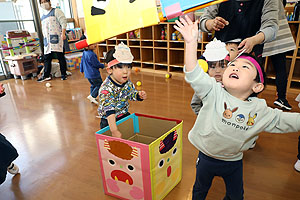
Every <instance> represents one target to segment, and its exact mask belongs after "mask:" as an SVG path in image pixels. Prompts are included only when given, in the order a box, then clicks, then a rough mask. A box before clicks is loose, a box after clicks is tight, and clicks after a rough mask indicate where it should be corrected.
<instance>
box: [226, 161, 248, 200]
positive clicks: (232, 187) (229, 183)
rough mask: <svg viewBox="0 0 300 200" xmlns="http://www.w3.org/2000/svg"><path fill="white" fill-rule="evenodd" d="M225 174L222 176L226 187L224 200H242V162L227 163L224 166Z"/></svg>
mask: <svg viewBox="0 0 300 200" xmlns="http://www.w3.org/2000/svg"><path fill="white" fill-rule="evenodd" d="M223 170H225V171H226V172H225V173H224V174H223V175H222V178H223V179H224V182H225V185H226V196H225V197H224V200H242V199H244V187H243V161H242V160H239V161H232V162H231V161H229V163H228V165H226V166H224V168H223Z"/></svg>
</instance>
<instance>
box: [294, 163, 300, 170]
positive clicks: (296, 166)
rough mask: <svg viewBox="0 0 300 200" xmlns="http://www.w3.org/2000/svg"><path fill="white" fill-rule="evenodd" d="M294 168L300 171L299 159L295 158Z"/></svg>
mask: <svg viewBox="0 0 300 200" xmlns="http://www.w3.org/2000/svg"><path fill="white" fill-rule="evenodd" d="M294 168H295V170H297V171H298V172H300V160H297V162H296V163H295V165H294Z"/></svg>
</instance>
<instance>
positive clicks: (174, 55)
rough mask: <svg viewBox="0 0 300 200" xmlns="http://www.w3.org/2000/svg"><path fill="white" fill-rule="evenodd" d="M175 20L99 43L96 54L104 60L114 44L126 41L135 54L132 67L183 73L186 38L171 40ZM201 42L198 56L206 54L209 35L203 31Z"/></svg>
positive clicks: (181, 74)
mask: <svg viewBox="0 0 300 200" xmlns="http://www.w3.org/2000/svg"><path fill="white" fill-rule="evenodd" d="M174 24H175V23H174V22H164V23H160V24H158V25H155V26H150V27H145V28H141V29H138V30H135V31H133V32H135V34H133V32H128V33H124V34H121V35H118V36H116V37H114V38H110V39H108V40H105V41H103V42H101V43H98V45H97V46H98V48H97V55H98V57H99V59H100V61H101V62H104V57H105V53H107V52H108V51H109V50H110V49H111V48H113V47H114V46H115V45H117V44H119V43H120V42H123V43H125V44H127V45H128V46H129V47H130V49H131V52H132V54H133V56H134V60H133V67H138V68H140V70H141V71H148V72H157V73H163V74H165V73H167V72H170V73H172V75H175V76H176V75H177V76H183V65H184V41H183V40H172V33H174V32H175V31H176V30H175V29H174V27H173V25H174ZM201 38H202V40H201V41H200V42H199V46H198V55H199V56H200V55H201V54H202V53H203V49H204V47H205V45H206V44H207V43H208V41H206V39H208V37H207V34H206V33H203V35H202V36H201Z"/></svg>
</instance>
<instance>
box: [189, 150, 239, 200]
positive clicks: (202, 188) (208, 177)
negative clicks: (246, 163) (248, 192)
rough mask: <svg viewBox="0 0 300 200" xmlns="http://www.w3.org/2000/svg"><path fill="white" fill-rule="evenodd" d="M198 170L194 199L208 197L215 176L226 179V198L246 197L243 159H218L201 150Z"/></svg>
mask: <svg viewBox="0 0 300 200" xmlns="http://www.w3.org/2000/svg"><path fill="white" fill-rule="evenodd" d="M196 170H197V171H196V180H195V184H194V187H193V200H202V199H205V198H206V195H207V193H208V190H209V188H210V186H211V184H212V180H213V178H214V177H215V176H221V177H222V178H223V179H224V182H225V185H226V196H225V197H224V200H242V199H244V188H243V161H242V160H238V161H223V160H217V159H214V158H211V157H209V156H207V155H205V154H203V153H201V152H199V155H198V160H197V164H196Z"/></svg>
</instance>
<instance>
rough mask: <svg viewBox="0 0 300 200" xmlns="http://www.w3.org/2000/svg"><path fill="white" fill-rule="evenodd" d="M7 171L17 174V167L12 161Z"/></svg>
mask: <svg viewBox="0 0 300 200" xmlns="http://www.w3.org/2000/svg"><path fill="white" fill-rule="evenodd" d="M7 171H8V172H9V173H10V174H13V175H15V174H17V173H19V167H18V166H17V165H16V164H14V163H11V164H10V166H9V167H8V168H7Z"/></svg>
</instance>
